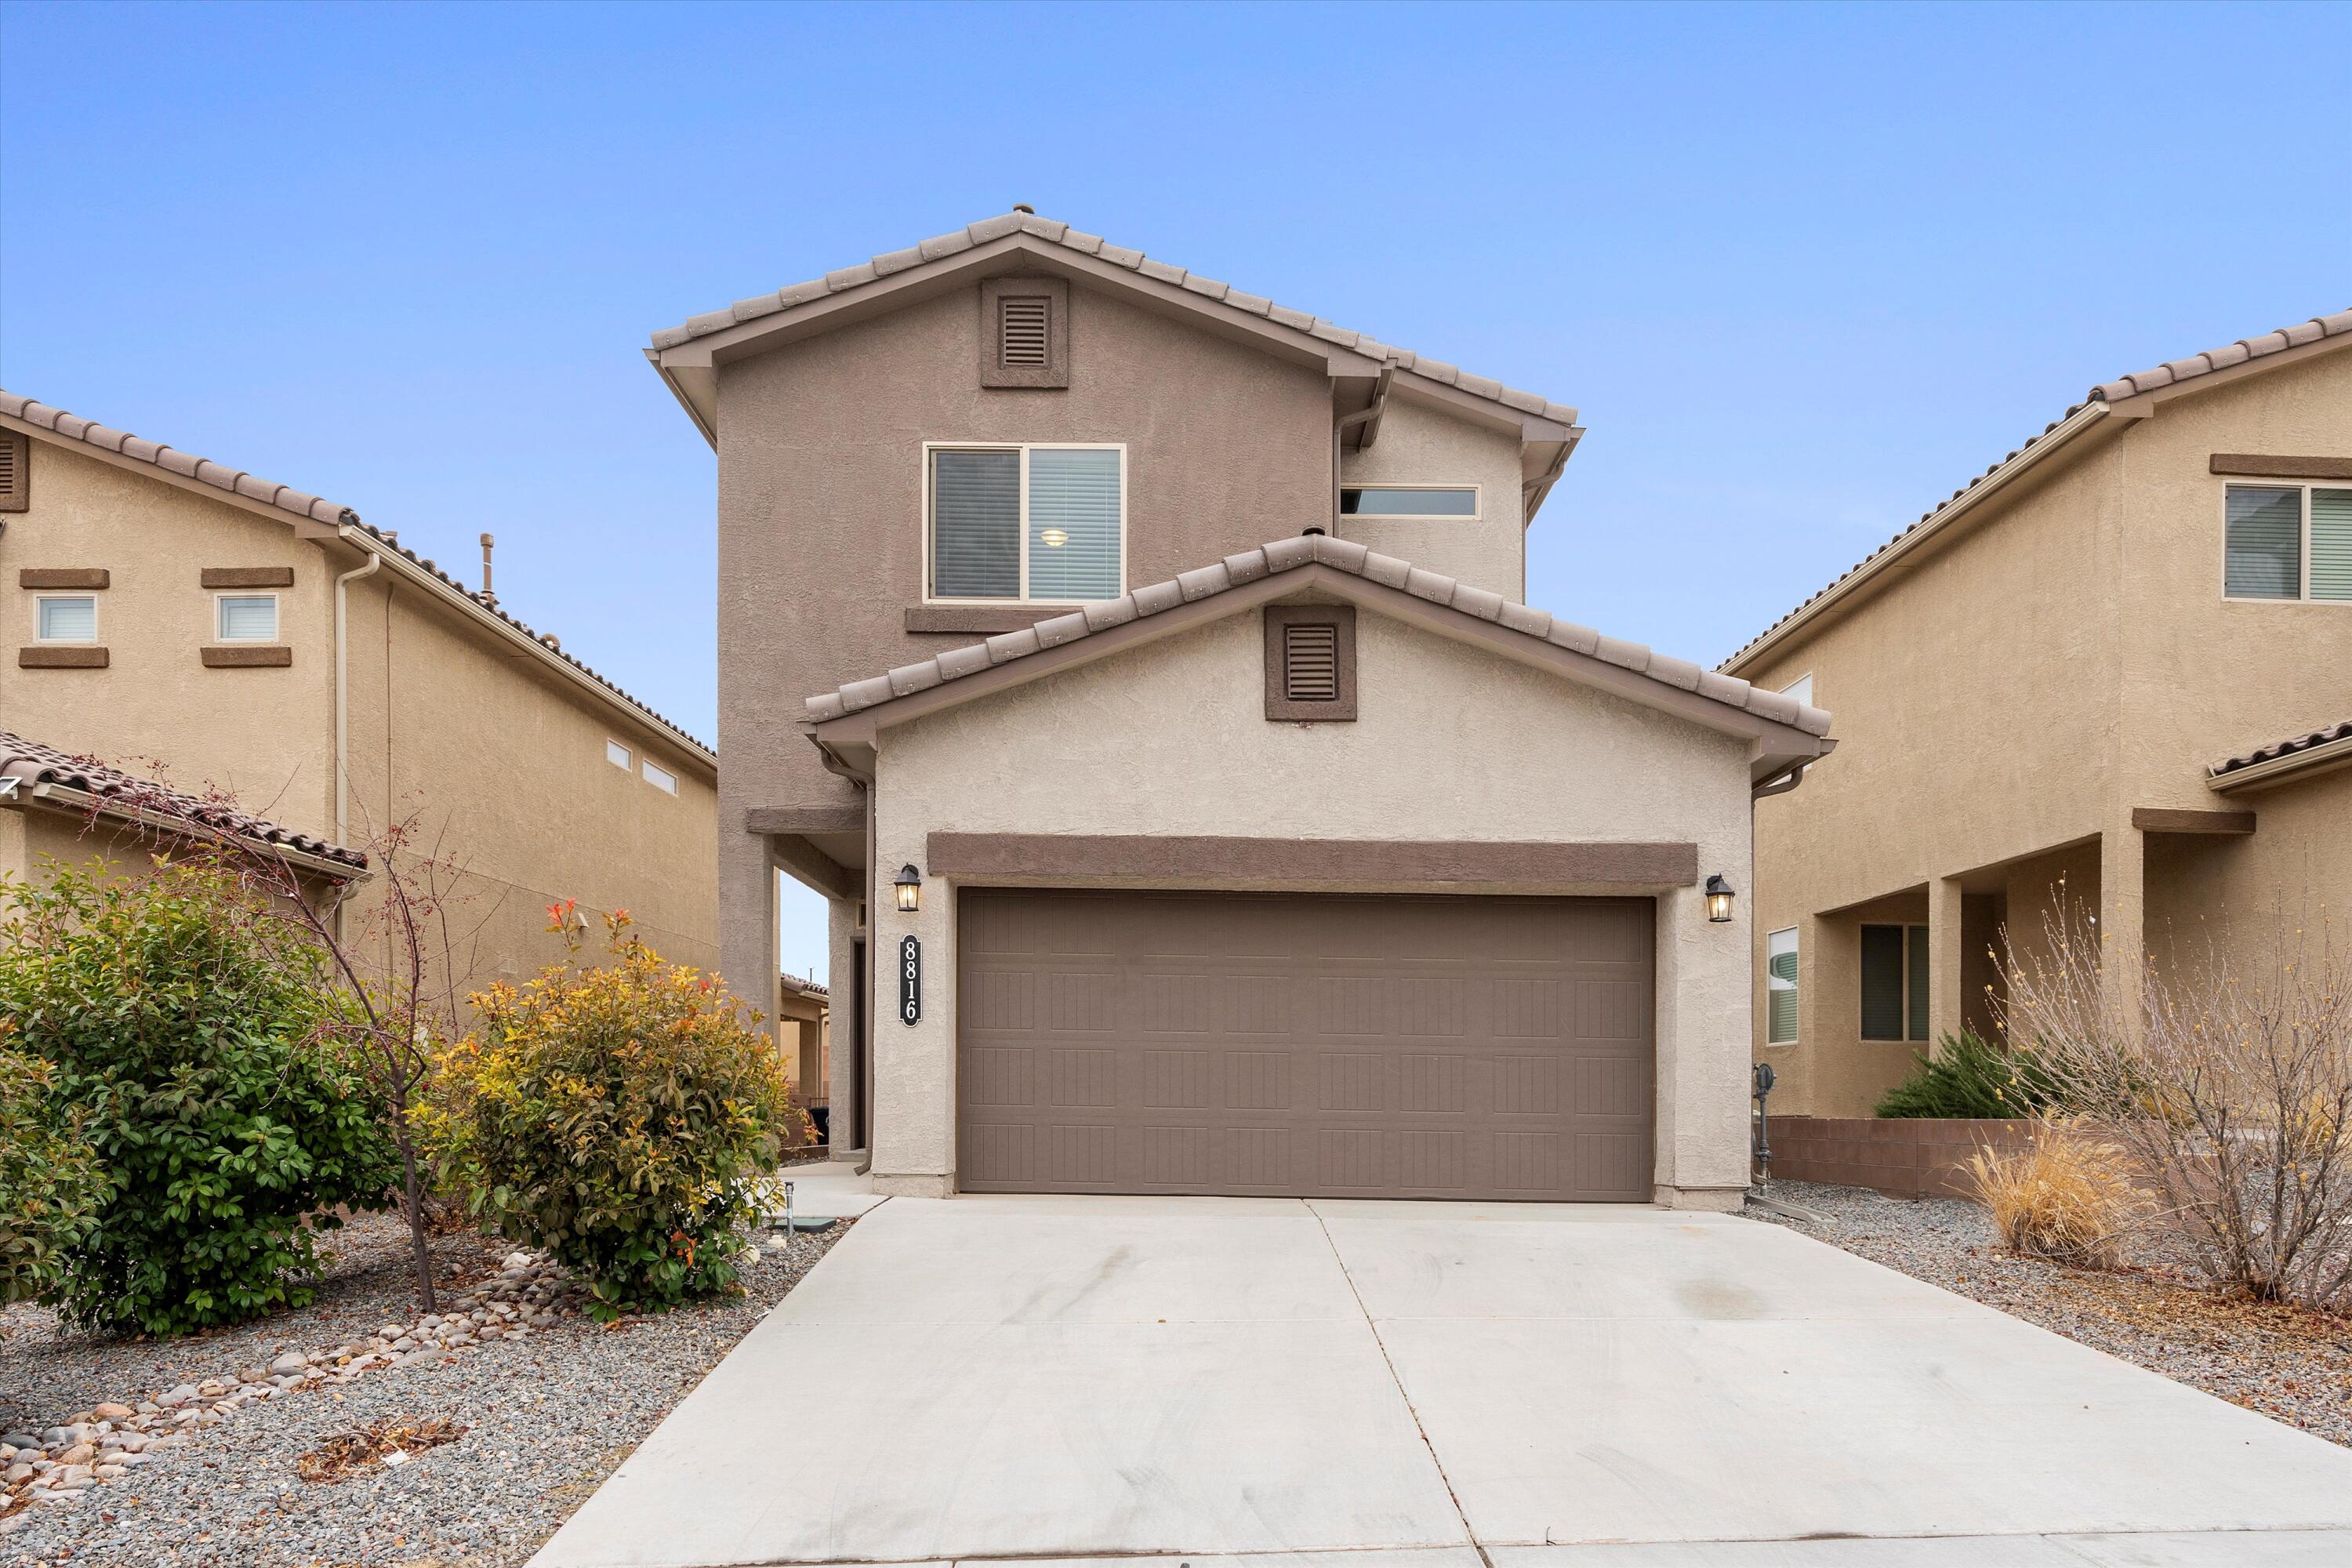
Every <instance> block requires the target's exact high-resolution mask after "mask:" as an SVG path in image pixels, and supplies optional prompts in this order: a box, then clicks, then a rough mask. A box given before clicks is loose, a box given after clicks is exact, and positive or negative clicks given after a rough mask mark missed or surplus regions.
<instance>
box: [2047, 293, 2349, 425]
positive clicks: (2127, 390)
mask: <svg viewBox="0 0 2352 1568" xmlns="http://www.w3.org/2000/svg"><path fill="white" fill-rule="evenodd" d="M2346 332H2352V310H2338V311H2336V314H2334V315H2332V316H2314V317H2312V318H2311V320H2309V321H2298V322H2296V323H2295V324H2294V326H2292V327H2281V328H2280V329H2279V330H2278V331H2274V332H2264V333H2263V335H2262V336H2261V337H2259V338H2240V339H2239V340H2238V341H2237V342H2234V343H2231V344H2230V345H2229V346H2228V347H2226V348H2218V349H2207V350H2206V351H2205V352H2204V353H2197V354H2190V355H2189V357H2188V358H2187V359H2177V360H2174V361H2172V362H2170V363H2168V364H2160V365H2158V366H2157V367H2156V368H2155V369H2154V370H2142V371H2135V372H2133V373H2132V374H2129V375H2126V376H2119V377H2117V378H2116V380H2114V381H2106V382H2101V383H2100V384H2098V385H2096V386H2095V387H2093V388H2091V395H2092V396H2093V397H2095V398H2096V399H2097V400H2098V401H2100V402H2101V403H2120V402H2122V401H2123V400H2124V399H2125V398H2126V397H2137V396H2138V395H2140V394H2141V393H2143V392H2154V391H2156V390H2157V389H2158V387H2165V386H2171V385H2173V384H2176V383H2179V382H2183V381H2194V380H2195V379H2196V378H2197V377H2199V376H2200V375H2210V374H2213V373H2214V372H2215V371H2217V370H2228V369H2229V368H2230V367H2231V366H2232V365H2239V364H2243V363H2246V362H2247V361H2248V360H2250V359H2263V358H2265V357H2267V356H2268V355H2271V354H2275V353H2285V352H2286V351H2287V350H2289V349H2299V348H2301V347H2302V346H2303V345H2304V344H2305V343H2315V342H2318V341H2319V340H2320V339H2322V338H2333V337H2338V336H2341V335H2342V334H2344V333H2346Z"/></svg>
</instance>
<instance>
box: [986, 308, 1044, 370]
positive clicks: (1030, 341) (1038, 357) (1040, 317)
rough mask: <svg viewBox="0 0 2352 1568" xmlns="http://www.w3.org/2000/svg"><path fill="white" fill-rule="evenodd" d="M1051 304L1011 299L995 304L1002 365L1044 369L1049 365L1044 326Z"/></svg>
mask: <svg viewBox="0 0 2352 1568" xmlns="http://www.w3.org/2000/svg"><path fill="white" fill-rule="evenodd" d="M1050 307H1051V301H1049V300H1043V299H1039V298H1036V297H1034V296H1027V295H1022V296H1009V297H1007V298H1004V299H1002V300H998V301H997V302H996V309H997V344H998V351H997V352H998V354H999V356H1000V360H1001V363H1004V364H1007V365H1045V364H1047V363H1051V361H1050V359H1049V357H1048V354H1047V351H1046V345H1045V322H1046V320H1047V317H1048V313H1049V310H1050Z"/></svg>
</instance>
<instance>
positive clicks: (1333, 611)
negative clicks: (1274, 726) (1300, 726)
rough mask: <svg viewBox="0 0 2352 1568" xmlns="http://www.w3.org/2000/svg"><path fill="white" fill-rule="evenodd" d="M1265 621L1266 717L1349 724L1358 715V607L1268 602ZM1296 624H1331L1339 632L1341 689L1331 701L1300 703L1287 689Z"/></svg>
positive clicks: (1289, 720) (1282, 721)
mask: <svg viewBox="0 0 2352 1568" xmlns="http://www.w3.org/2000/svg"><path fill="white" fill-rule="evenodd" d="M1264 614H1265V716H1266V718H1267V720H1269V721H1272V722H1275V723H1307V724H1346V723H1352V722H1354V721H1355V717H1356V606H1355V605H1267V606H1266V607H1265V612H1264ZM1292 626H1330V627H1332V628H1333V629H1334V630H1335V631H1336V632H1338V634H1339V637H1338V642H1339V649H1338V654H1339V691H1338V695H1337V696H1336V697H1335V698H1333V699H1332V700H1330V701H1328V702H1300V701H1297V700H1293V699H1291V698H1290V697H1289V696H1288V695H1286V692H1285V690H1284V681H1283V671H1284V668H1285V667H1286V665H1287V663H1288V658H1287V657H1286V632H1287V630H1288V628H1290V627H1292Z"/></svg>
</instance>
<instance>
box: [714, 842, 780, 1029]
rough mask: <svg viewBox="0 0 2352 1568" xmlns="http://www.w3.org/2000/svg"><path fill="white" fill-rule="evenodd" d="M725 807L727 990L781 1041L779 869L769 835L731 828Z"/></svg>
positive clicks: (722, 878) (722, 953)
mask: <svg viewBox="0 0 2352 1568" xmlns="http://www.w3.org/2000/svg"><path fill="white" fill-rule="evenodd" d="M726 816H727V814H726V810H725V807H724V805H723V804H722V805H721V808H720V824H719V973H720V975H721V977H722V978H724V979H725V981H726V983H727V989H728V991H729V992H730V993H731V994H733V995H734V996H735V997H737V998H738V999H739V1000H740V1001H742V1002H745V1003H748V1004H750V1005H751V1006H754V1007H757V1008H758V1009H759V1010H760V1014H761V1022H760V1027H761V1030H762V1031H763V1032H764V1033H765V1034H766V1035H767V1036H768V1037H769V1038H770V1039H774V1038H775V1037H776V981H777V969H776V945H777V933H776V868H775V863H774V862H773V861H772V860H771V859H770V858H768V841H767V839H766V838H765V837H761V836H760V835H758V834H752V833H746V832H744V831H742V818H741V817H740V816H737V817H736V819H735V826H734V827H733V829H732V830H730V828H729V827H728V826H727V821H726Z"/></svg>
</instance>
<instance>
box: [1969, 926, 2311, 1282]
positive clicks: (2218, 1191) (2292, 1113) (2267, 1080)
mask: <svg viewBox="0 0 2352 1568" xmlns="http://www.w3.org/2000/svg"><path fill="white" fill-rule="evenodd" d="M2044 931H2045V942H2044V944H2043V946H2042V949H2041V950H2039V951H2023V950H2021V948H2020V946H2019V944H2017V943H2015V942H2011V943H2009V944H2008V948H2009V951H2008V955H2007V957H2006V958H2005V959H2004V960H2003V961H2002V963H2001V968H2002V973H2003V978H2004V979H2005V980H2006V982H2007V989H2008V994H2007V996H2006V998H2005V999H2002V1000H2000V1002H1999V1004H1998V1005H1999V1009H2000V1015H2001V1025H2002V1028H2003V1030H2004V1032H2005V1033H2006V1034H2007V1036H2008V1037H2009V1039H2010V1040H2011V1043H2012V1044H2016V1045H2024V1046H2031V1047H2032V1048H2033V1049H2034V1050H2035V1051H2037V1052H2038V1053H2039V1054H2040V1056H2041V1058H2042V1062H2043V1065H2044V1066H2045V1067H2046V1068H2048V1070H2049V1071H2050V1072H2051V1073H2052V1075H2053V1078H2054V1079H2056V1080H2057V1081H2058V1083H2059V1084H2060V1085H2061V1086H2062V1090H2063V1092H2062V1095H2061V1099H2062V1101H2063V1103H2065V1104H2067V1105H2069V1106H2070V1107H2072V1108H2073V1109H2074V1110H2077V1111H2078V1112H2080V1113H2081V1114H2082V1115H2083V1116H2084V1117H2085V1118H2086V1119H2088V1120H2090V1121H2095V1123H2097V1124H2098V1125H2099V1126H2100V1127H2101V1128H2102V1129H2103V1130H2105V1132H2106V1134H2107V1135H2108V1136H2109V1137H2111V1138H2113V1139H2114V1140H2115V1142H2116V1144H2117V1145H2119V1146H2120V1147H2121V1149H2122V1150H2123V1152H2125V1154H2126V1156H2127V1157H2128V1158H2129V1160H2130V1163H2131V1164H2132V1166H2133V1167H2134V1168H2135V1172H2136V1173H2137V1177H2138V1179H2139V1180H2140V1181H2141V1182H2142V1183H2143V1184H2146V1185H2147V1188H2148V1189H2149V1191H2150V1194H2151V1195H2152V1197H2153V1198H2154V1199H2155V1202H2156V1208H2155V1212H2154V1215H2153V1216H2152V1217H2153V1219H2154V1221H2155V1222H2156V1223H2158V1224H2159V1225H2161V1226H2163V1227H2164V1228H2165V1230H2166V1231H2167V1232H2168V1233H2169V1234H2171V1235H2172V1236H2174V1237H2177V1238H2178V1239H2179V1242H2180V1243H2181V1245H2182V1246H2183V1247H2184V1248H2185V1249H2186V1251H2187V1252H2188V1254H2189V1257H2190V1258H2192V1259H2193V1260H2194V1261H2195V1263H2196V1265H2197V1267H2198V1268H2199V1269H2200V1271H2201V1272H2203V1273H2204V1274H2205V1276H2206V1277H2207V1278H2208V1279H2211V1280H2213V1281H2215V1282H2216V1283H2218V1284H2221V1285H2225V1286H2229V1287H2231V1288H2234V1289H2242V1290H2244V1291H2245V1292H2247V1293H2248V1294H2250V1295H2252V1296H2253V1297H2255V1298H2256V1299H2258V1300H2284V1301H2294V1302H2299V1303H2301V1304H2303V1305H2305V1306H2312V1307H2319V1308H2323V1309H2327V1310H2347V1309H2352V942H2347V941H2346V940H2345V939H2344V938H2343V937H2341V936H2339V935H2338V933H2337V932H2336V931H2334V929H2333V928H2332V927H2331V926H2329V925H2328V924H2327V923H2326V921H2325V920H2324V919H2323V920H2322V921H2321V922H2320V924H2319V925H2318V926H2317V927H2316V928H2315V929H2314V928H2307V927H2305V926H2304V925H2301V924H2299V923H2296V922H2294V921H2290V920H2288V919H2287V918H2285V916H2284V911H2282V912H2281V914H2280V915H2279V916H2278V917H2277V918H2276V919H2275V920H2274V921H2273V926H2272V929H2271V931H2270V932H2269V933H2268V935H2267V936H2266V938H2265V939H2264V941H2263V945H2262V948H2261V950H2260V952H2259V953H2258V955H2257V956H2256V957H2255V958H2254V959H2252V961H2251V962H2249V961H2243V960H2233V959H2232V958H2231V956H2230V955H2229V953H2228V952H2226V951H2225V950H2224V949H2222V948H2221V946H2219V945H2218V944H2209V947H2208V949H2207V952H2206V954H2205V957H2204V959H2203V961H2202V962H2201V963H2197V964H2194V965H2192V966H2189V967H2185V968H2183V967H2175V968H2172V969H2169V970H2168V969H2166V968H2163V967H2160V966H2158V965H2157V964H2155V963H2149V962H2147V960H2146V959H2145V958H2144V957H2142V956H2141V955H2139V954H2131V955H2126V954H2123V953H2118V952H2105V951H2103V948H2102V940H2101V937H2100V935H2099V932H2098V931H2097V927H2096V925H2095V923H2094V921H2092V919H2091V917H2090V916H2089V915H2088V913H2087V912H2086V911H2084V910H2081V909H2079V908H2074V909H2071V910H2068V909H2061V910H2056V911H2053V913H2051V914H2050V915H2048V916H2047V917H2045V920H2044ZM2125 964H2134V965H2136V967H2137V971H2138V973H2137V981H2138V985H2137V996H2135V995H2133V994H2132V988H2131V987H2129V986H2127V985H2126V984H2122V982H2123V981H2125V980H2127V979H2130V978H2133V976H2132V975H2130V973H2128V972H2127V971H2126V972H2123V973H2119V972H2118V971H2119V967H2120V966H2122V965H2125Z"/></svg>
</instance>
